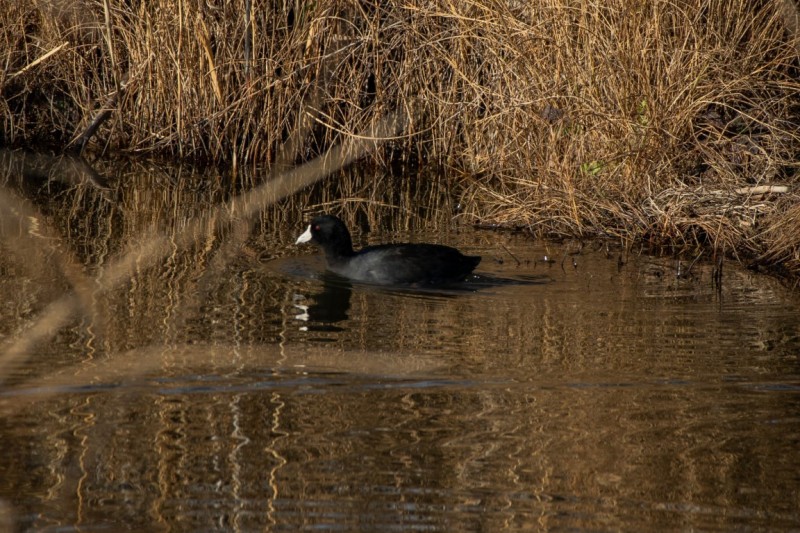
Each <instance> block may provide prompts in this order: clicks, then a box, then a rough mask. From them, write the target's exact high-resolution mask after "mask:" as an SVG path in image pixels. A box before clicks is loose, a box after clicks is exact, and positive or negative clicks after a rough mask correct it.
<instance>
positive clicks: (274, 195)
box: [0, 116, 402, 376]
mask: <svg viewBox="0 0 800 533" xmlns="http://www.w3.org/2000/svg"><path fill="white" fill-rule="evenodd" d="M398 120H399V119H398V117H396V116H389V117H386V118H385V119H384V120H383V121H381V122H380V123H378V124H376V125H375V126H374V127H373V128H370V129H369V130H367V131H364V132H362V133H361V134H360V135H359V136H357V137H354V138H351V139H350V140H349V141H347V142H345V143H343V145H340V146H337V147H336V148H333V149H331V150H330V151H328V152H327V153H326V154H324V155H323V156H321V157H319V158H317V159H315V160H313V161H311V162H309V163H306V164H305V165H303V166H301V167H298V168H295V169H292V170H289V171H287V172H285V173H283V174H281V175H280V176H277V177H275V178H274V179H272V180H270V181H268V182H266V183H265V184H263V185H261V186H260V187H257V188H255V189H253V190H252V191H250V192H248V193H245V194H242V195H240V196H237V197H235V198H233V199H231V200H229V201H226V202H223V203H222V204H221V205H219V206H216V207H211V208H209V209H208V210H207V211H205V212H200V213H197V212H193V213H192V214H191V215H188V214H187V215H184V216H180V215H179V213H174V212H173V213H170V215H171V219H172V223H173V224H174V225H175V226H174V227H173V231H171V232H168V233H165V232H162V231H160V230H159V229H158V228H153V227H149V226H146V227H143V228H141V232H140V233H139V234H137V233H136V232H135V231H132V232H130V233H128V234H127V237H128V240H127V242H126V243H125V248H124V249H121V250H119V254H118V255H117V256H116V257H114V258H113V259H112V258H111V257H106V256H105V255H103V256H101V257H100V258H101V259H102V261H103V264H96V265H92V267H93V272H92V275H91V281H89V280H85V279H83V278H82V276H80V275H79V274H77V273H76V272H77V270H76V268H75V266H74V264H75V262H74V261H69V260H66V261H64V269H65V270H66V272H67V273H69V276H70V278H72V280H74V286H75V288H76V291H78V292H76V293H72V292H68V293H67V295H65V296H62V297H61V298H59V299H57V300H56V301H55V302H53V303H51V304H49V305H48V306H47V307H46V308H45V309H44V310H42V312H41V315H40V316H39V317H38V318H37V319H36V320H34V321H33V324H32V325H31V326H28V327H25V328H23V330H24V332H23V333H22V335H20V336H16V337H15V340H14V341H12V342H11V343H9V344H7V345H6V348H5V349H4V350H3V356H2V360H0V376H1V375H4V374H5V373H7V372H8V370H9V369H10V368H11V366H12V365H13V364H15V363H16V362H17V361H18V360H19V359H20V358H24V357H25V356H26V354H27V353H28V352H29V351H30V349H31V348H32V346H34V345H35V343H36V342H39V341H41V340H45V339H47V338H48V337H50V336H51V335H52V334H53V333H54V332H55V331H57V330H58V329H59V328H60V327H61V326H62V325H63V324H64V323H65V322H66V321H67V320H69V319H70V317H71V316H72V314H73V313H75V312H76V311H79V310H80V311H82V312H84V313H87V315H88V316H94V315H95V313H94V309H92V308H89V309H87V308H86V306H85V305H84V307H83V309H81V305H80V304H81V299H80V298H79V297H78V296H79V295H81V296H83V303H86V301H87V300H88V299H89V296H87V295H86V294H84V293H85V287H86V286H88V285H92V286H93V289H92V294H91V298H92V299H97V298H100V297H102V294H103V293H105V292H108V291H111V290H114V289H116V288H118V287H120V286H121V285H122V284H124V283H126V282H128V281H129V280H131V279H132V276H133V275H134V274H135V273H137V272H141V271H143V270H149V269H151V268H152V267H153V266H154V265H156V264H157V263H160V262H162V261H163V260H166V261H167V265H166V267H167V268H166V270H165V272H166V274H165V275H166V276H167V277H168V278H169V277H170V276H171V275H173V274H171V273H174V272H176V271H178V272H179V275H178V276H176V279H178V278H179V279H181V280H184V279H185V276H184V272H181V271H180V270H181V269H186V268H196V267H198V266H202V263H201V264H200V265H198V264H197V263H196V262H194V261H193V260H192V259H189V258H186V257H185V256H184V258H183V259H180V258H181V256H182V254H183V253H184V252H185V251H186V250H187V249H190V248H192V247H195V248H196V249H197V250H199V251H200V252H201V257H202V256H203V254H204V253H205V254H209V252H211V251H214V250H215V248H216V246H217V245H218V243H217V242H215V239H216V237H215V234H216V231H217V230H220V229H221V230H223V231H234V230H238V231H239V232H242V230H246V229H247V226H246V225H244V224H237V222H240V221H248V220H252V219H253V218H254V217H255V216H256V215H257V214H258V213H259V212H261V211H262V210H263V209H265V208H266V207H267V206H269V205H273V204H275V203H276V202H278V201H279V200H281V199H283V198H285V197H287V196H288V195H290V194H292V193H294V192H296V191H298V190H299V189H301V188H303V187H305V186H308V185H310V184H312V183H314V182H316V181H318V180H319V179H321V178H322V177H324V176H326V175H328V174H329V173H331V172H333V171H336V170H338V169H340V168H341V167H343V166H344V165H346V164H347V163H349V162H351V161H352V160H354V159H356V158H359V157H361V156H362V155H363V154H364V153H365V152H366V150H367V149H369V148H370V147H371V146H374V144H375V143H376V142H380V141H381V140H382V139H384V138H386V137H390V136H394V135H396V134H397V132H398V131H399V129H400V128H402V124H401V123H400V122H399V121H398ZM24 163H25V161H24V158H23V165H24ZM10 167H11V168H10V170H9V174H7V176H6V181H8V180H9V179H11V180H16V179H19V178H18V176H21V175H23V174H24V173H25V172H26V171H27V170H28V169H27V168H22V167H16V168H15V167H14V165H10ZM48 182H49V180H48ZM79 192H82V191H80V190H79ZM178 192H179V193H180V189H178ZM152 193H153V190H152V189H149V190H143V191H135V193H134V194H152ZM80 197H81V195H80V194H79V195H77V196H76V198H80ZM2 200H3V202H4V204H5V206H4V207H6V209H4V210H3V213H4V215H5V218H10V219H11V220H12V221H16V222H17V225H18V226H19V227H20V229H19V230H18V232H17V233H18V234H22V235H25V234H28V235H31V234H32V231H31V229H32V224H34V222H30V221H33V220H40V221H42V222H39V223H38V224H44V222H43V221H44V217H42V216H39V217H35V216H31V215H30V214H28V213H26V212H25V211H24V209H28V210H30V209H32V208H26V207H24V206H23V207H21V209H23V211H18V210H15V209H12V207H13V205H14V204H15V199H14V198H13V197H11V196H10V193H4V196H3V198H2ZM137 203H138V202H137ZM158 203H159V202H156V204H158ZM79 204H80V202H78V204H76V205H79ZM162 205H163V206H164V207H165V208H170V209H175V208H176V207H180V206H182V202H181V199H180V197H171V198H169V202H164V203H163V204H162ZM183 207H187V205H186V204H183ZM193 207H194V206H192V208H193ZM150 216H152V214H151V215H150ZM26 217H27V218H26ZM128 222H130V223H135V221H133V220H132V221H128ZM104 223H105V224H107V226H106V227H107V228H108V231H109V232H112V231H115V230H116V229H115V228H113V219H107V220H106V221H105V222H104ZM135 229H139V228H135ZM25 230H27V231H25ZM43 231H45V232H50V233H51V234H53V235H56V234H57V232H56V231H54V230H52V229H50V228H46V229H44V230H43ZM36 232H39V231H38V230H36ZM85 237H88V236H85ZM15 238H16V236H15V235H14V234H9V235H6V236H5V239H6V240H7V241H8V244H9V246H13V244H14V240H15ZM236 238H239V237H235V239H236ZM101 240H102V239H101ZM42 242H44V243H46V244H47V241H46V240H45V239H42ZM49 245H50V246H52V248H53V249H57V248H58V245H59V243H58V240H56V241H55V242H53V241H51V242H50V243H49ZM32 248H34V249H36V248H37V247H36V246H33V247H32ZM210 255H212V254H209V256H210ZM186 261H189V263H188V264H187V263H186ZM181 263H183V264H181ZM190 264H191V267H190V266H189V265H190ZM211 265H212V266H214V263H213V259H212V263H211ZM223 266H224V261H223V262H220V263H218V264H216V269H215V270H216V272H211V273H210V274H209V273H208V272H205V273H204V275H206V276H209V275H210V276H213V275H215V274H217V273H218V272H219V271H220V270H219V269H221V268H222V267H223ZM196 272H198V275H199V273H201V272H202V268H201V269H198V270H196ZM133 279H135V278H133ZM174 288H176V287H171V289H174ZM81 289H84V290H83V291H81ZM183 292H185V291H183V290H178V291H176V292H175V294H182V293H183ZM178 307H179V306H178ZM102 315H104V313H101V314H100V316H102Z"/></svg>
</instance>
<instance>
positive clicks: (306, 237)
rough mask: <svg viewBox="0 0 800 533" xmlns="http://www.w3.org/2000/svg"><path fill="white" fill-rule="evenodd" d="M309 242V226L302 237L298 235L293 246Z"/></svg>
mask: <svg viewBox="0 0 800 533" xmlns="http://www.w3.org/2000/svg"><path fill="white" fill-rule="evenodd" d="M310 240H311V224H309V225H308V227H307V228H306V231H305V233H303V234H302V235H300V236H299V237H298V238H297V241H295V244H301V243H304V242H308V241H310Z"/></svg>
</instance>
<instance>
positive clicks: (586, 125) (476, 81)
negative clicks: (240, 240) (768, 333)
mask: <svg viewBox="0 0 800 533" xmlns="http://www.w3.org/2000/svg"><path fill="white" fill-rule="evenodd" d="M2 1H3V3H4V4H5V5H4V6H2V7H3V9H2V10H0V20H2V23H0V42H1V43H2V45H3V46H2V48H0V50H2V51H0V55H2V57H0V59H2V60H3V63H2V64H3V65H4V66H3V71H2V72H0V117H2V122H0V124H2V125H1V126H0V128H2V131H0V135H1V136H2V140H3V141H4V142H6V143H16V144H20V143H23V144H24V143H32V142H41V141H45V142H50V143H55V144H58V145H61V146H64V145H66V144H67V143H68V142H69V141H70V140H73V139H75V138H78V137H79V136H80V133H81V132H84V131H85V130H86V128H87V126H88V125H89V124H90V122H91V121H92V119H93V117H96V116H98V113H100V112H102V111H103V110H102V109H101V108H102V107H103V105H105V104H106V103H107V102H114V101H115V100H114V95H116V94H118V93H120V91H121V94H122V96H121V98H119V99H118V101H117V102H116V109H114V112H113V114H112V115H111V118H110V119H109V120H108V121H106V122H105V123H104V124H103V125H102V126H101V127H100V128H99V130H98V134H97V136H96V137H95V138H94V139H93V140H92V143H90V148H92V149H93V150H95V151H101V150H113V151H116V152H127V153H137V154H138V153H142V154H150V155H160V156H170V157H179V158H183V159H192V160H200V161H207V162H214V163H226V164H231V165H244V164H247V165H267V166H273V167H274V166H276V165H279V166H280V165H283V166H286V165H291V164H297V163H300V162H303V161H308V160H310V159H312V158H313V157H315V156H316V155H318V154H320V153H322V152H323V151H324V150H326V149H327V148H328V147H330V146H333V145H334V144H336V143H337V142H340V141H341V139H342V138H343V136H348V135H352V134H353V132H356V131H360V130H362V129H363V128H364V127H365V125H366V124H368V123H370V122H371V121H374V120H375V117H380V116H382V115H384V114H385V113H387V112H393V111H395V110H397V111H399V112H401V113H404V114H406V115H407V117H408V126H407V129H406V135H405V137H403V138H402V139H396V140H394V141H392V142H390V143H388V144H387V148H386V149H385V150H384V151H383V152H377V153H376V154H375V156H374V157H377V158H378V159H379V160H381V161H382V162H384V163H385V162H388V160H389V159H398V158H399V159H403V160H405V161H407V162H411V163H415V164H420V165H422V164H437V165H440V166H443V167H446V168H447V169H448V170H449V171H450V176H451V177H452V180H453V183H454V187H455V188H454V190H455V191H456V193H457V194H458V195H460V199H461V204H462V205H463V206H464V210H463V212H462V216H463V217H464V219H465V220H469V221H480V222H487V223H497V224H504V225H509V226H516V227H526V228H528V229H529V230H531V231H532V232H534V233H537V234H553V233H555V234H570V235H605V236H611V237H614V238H618V239H622V240H626V241H628V240H644V241H646V242H649V243H652V244H655V245H664V244H668V245H672V246H676V247H679V248H680V247H685V246H689V247H696V246H701V247H704V248H705V249H710V250H713V251H714V252H715V253H719V254H735V255H739V256H741V257H745V256H746V257H754V258H761V259H760V260H761V261H766V262H768V263H770V262H785V260H786V258H790V257H793V254H796V253H797V252H796V250H797V249H798V248H800V237H797V236H796V235H798V233H797V232H795V233H794V234H785V233H782V231H783V230H782V229H781V228H789V227H794V226H793V225H792V224H789V223H788V222H787V220H785V218H784V217H789V220H793V219H794V218H795V217H796V215H794V214H793V213H795V210H793V209H792V206H793V205H795V204H796V201H797V198H798V192H797V190H796V189H797V187H796V183H797V177H796V176H797V166H798V163H797V161H798V160H799V159H800V157H798V155H799V153H800V134H798V124H799V123H800V119H799V117H798V111H799V110H800V105H799V103H798V100H799V98H798V94H800V81H798V77H797V70H798V67H800V65H798V53H797V51H798V49H800V46H798V44H799V43H800V35H798V33H797V8H796V6H795V5H794V3H793V2H792V1H791V0H777V1H772V2H765V1H760V0H702V1H691V2H690V1H688V0H669V1H668V0H657V1H653V2H644V3H643V2H634V1H631V0H610V1H607V2H593V1H590V0H536V1H533V2H516V1H513V0H506V1H500V0H496V1H492V2H486V3H482V2H473V1H467V2H458V3H456V2H452V1H448V0H434V1H423V0H412V1H410V2H406V3H393V2H389V3H379V2H353V1H346V0H327V1H323V2H313V3H302V2H301V3H285V2H269V3H266V4H263V5H260V6H257V8H256V9H255V10H254V11H253V13H252V17H251V20H250V21H247V20H245V19H244V12H245V10H244V9H242V5H241V3H240V2H234V1H232V0H230V1H229V0H221V1H220V2H217V3H207V2H206V3H203V2H199V3H198V2H186V1H184V0H179V1H178V2H167V1H166V0H156V1H154V2H143V3H134V4H115V3H109V2H100V1H98V0H75V1H70V2H67V1H65V0H45V1H39V2H34V1H33V0H22V1H21V2H18V1H13V2H12V1H11V0H2ZM248 23H250V26H249V27H250V28H251V30H252V33H249V32H248V30H247V29H246V28H247V27H248ZM250 36H251V37H250ZM246 53H247V54H249V55H245V54H246ZM292 132H294V134H293V133H292ZM292 135H294V136H295V138H294V139H292V142H291V143H290V144H291V145H292V147H293V148H292V150H290V152H289V153H291V154H293V155H294V159H293V160H291V161H287V160H284V159H285V158H283V157H282V154H281V153H280V147H281V146H286V145H287V140H289V139H290V137H291V136H292ZM774 184H781V185H787V186H788V190H787V192H782V193H772V194H767V195H760V194H746V193H745V194H742V193H738V192H736V191H739V190H743V189H745V190H746V189H747V188H748V187H751V188H752V187H760V186H764V185H774ZM750 190H757V189H750ZM764 224H766V225H767V227H766V230H764V228H762V226H763V225H764ZM788 264H790V265H794V263H791V262H790V263H788ZM792 269H793V270H796V267H792Z"/></svg>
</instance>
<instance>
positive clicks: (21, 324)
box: [0, 170, 800, 532]
mask: <svg viewBox="0 0 800 533" xmlns="http://www.w3.org/2000/svg"><path fill="white" fill-rule="evenodd" d="M141 173H142V172H141V170H140V174H141ZM7 180H8V178H7ZM146 181H147V185H148V187H145V186H144V185H143V184H142V183H139V186H140V187H139V188H137V184H136V183H133V184H128V185H126V186H125V187H128V188H123V189H118V190H117V191H116V194H117V195H118V196H117V198H116V199H115V200H114V202H112V203H111V204H112V205H108V206H105V207H104V205H105V204H104V203H103V202H104V201H103V200H102V199H101V198H100V196H101V194H99V193H95V192H92V190H91V189H87V190H84V191H82V192H81V194H82V196H81V199H80V201H81V202H83V203H80V204H79V207H75V206H76V205H78V204H76V202H77V201H78V200H76V193H75V190H74V189H69V188H68V189H67V191H66V192H64V193H63V194H62V195H61V196H55V195H54V197H52V198H48V199H47V200H46V201H45V200H41V199H39V200H36V199H35V197H34V195H31V194H28V195H27V196H26V195H24V194H22V193H20V192H19V191H20V188H19V187H17V186H14V183H15V182H13V180H11V181H10V182H9V183H7V188H6V192H7V193H8V191H9V190H10V191H11V192H12V193H13V194H15V195H19V197H20V198H21V200H20V201H21V202H22V201H24V202H29V203H30V204H31V205H32V206H33V207H32V209H34V211H35V213H36V214H37V216H38V217H39V219H38V226H37V227H38V228H39V229H38V230H37V231H39V233H40V234H41V235H45V236H47V238H48V239H55V240H56V241H57V246H56V247H53V248H48V247H47V246H44V247H42V246H41V241H39V240H36V239H38V237H37V238H36V239H34V240H31V239H32V238H31V237H30V233H29V232H28V233H26V234H24V235H23V234H21V233H19V228H16V227H15V226H13V225H12V224H9V223H8V219H6V220H5V222H4V224H3V225H2V227H0V230H1V231H2V240H1V241H0V242H2V252H3V253H2V254H0V272H2V273H3V276H2V279H0V294H1V295H2V302H3V304H2V308H0V322H2V325H0V329H1V330H2V339H3V340H4V341H9V342H10V341H12V340H13V339H15V338H19V337H20V336H24V332H25V331H27V330H30V328H32V327H33V326H34V325H35V324H36V323H37V320H38V319H39V318H40V317H41V316H42V315H43V314H44V313H46V312H47V310H48V309H50V308H49V307H48V305H49V304H50V303H51V302H54V301H59V300H58V299H59V298H61V297H63V295H64V294H68V293H69V292H70V290H71V289H70V287H71V286H72V284H71V282H70V281H69V280H70V279H71V278H70V277H69V275H68V274H69V267H68V265H69V263H67V262H65V261H66V260H64V259H63V257H64V255H69V254H72V257H74V261H76V262H77V263H78V264H83V265H88V267H87V268H86V271H87V272H89V273H90V274H91V273H92V272H94V268H95V267H96V266H97V265H98V264H101V263H104V262H109V261H110V260H111V258H112V257H115V254H121V253H123V252H124V250H125V249H126V247H127V246H129V244H130V242H132V241H133V240H135V236H136V235H137V234H138V232H140V231H141V228H142V227H144V226H146V224H145V223H144V221H147V222H148V223H149V222H150V221H152V220H160V221H162V222H161V223H162V225H163V226H164V227H166V228H167V231H168V230H169V228H170V227H171V225H173V224H174V225H180V223H178V222H176V220H177V221H180V220H183V219H182V218H181V216H180V215H179V214H178V215H175V213H174V211H179V210H180V209H185V210H186V212H187V213H191V212H192V210H193V209H195V210H197V209H202V208H203V207H202V205H199V204H198V203H197V202H196V201H193V202H189V203H181V204H180V209H177V208H175V209H174V210H173V212H172V214H170V212H169V210H168V209H162V208H161V207H159V206H160V205H161V204H160V203H159V201H157V200H154V199H153V198H152V197H151V196H148V195H152V194H153V193H152V191H153V190H154V189H153V188H152V182H153V181H155V180H154V178H153V177H152V176H150V177H148V178H147V180H146ZM167 188H168V189H169V186H168V187H167ZM148 191H150V192H148ZM9 194H10V193H9ZM102 194H106V193H102ZM164 194H165V195H167V196H165V198H168V199H174V197H172V196H169V195H168V194H167V193H164ZM169 194H173V193H172V192H170V193H169ZM136 195H141V196H148V197H149V198H150V199H149V200H147V201H142V200H141V196H136ZM134 196H135V197H136V198H138V200H137V201H136V202H134V201H132V200H130V199H131V198H133V197H134ZM204 198H206V197H204ZM59 202H61V203H59ZM168 204H169V202H165V205H168ZM119 205H126V206H127V207H125V209H123V210H120V211H116V209H118V207H117V206H119ZM175 205H178V204H175ZM154 206H155V207H154ZM160 210H161V211H160ZM379 212H380V213H383V214H382V215H381V216H382V217H383V218H380V217H379V216H377V215H375V214H374V213H375V212H372V211H370V213H371V214H370V215H368V217H372V218H371V222H372V224H371V229H372V231H371V232H369V233H362V232H360V231H359V232H358V239H359V240H361V241H362V242H381V241H396V240H413V241H436V242H445V243H448V244H452V245H456V246H458V247H460V248H461V249H462V250H464V251H465V252H469V253H475V254H481V255H483V257H484V260H483V262H482V264H481V265H480V267H479V268H478V271H477V274H478V275H477V276H476V277H475V278H473V279H470V280H469V281H468V282H467V283H464V284H463V285H461V286H458V287H451V288H448V289H446V290H427V291H420V290H411V289H397V288H395V289H392V288H379V287H372V286H365V285H358V284H349V283H347V282H343V281H342V280H339V279H336V278H332V277H330V276H328V275H326V274H324V272H323V271H324V268H323V263H322V261H321V259H320V258H319V257H318V255H316V252H315V251H314V250H313V248H305V247H304V248H299V247H295V246H293V245H292V244H291V243H292V242H293V241H294V238H295V237H296V235H297V233H298V232H299V231H301V230H302V218H303V217H302V216H301V214H300V213H299V211H298V210H293V209H292V208H291V207H285V208H284V209H283V210H282V211H281V212H280V213H272V212H268V213H265V215H264V216H263V217H262V220H261V221H260V222H259V223H258V224H256V226H255V228H254V229H253V230H252V232H251V233H248V234H247V238H246V242H242V243H241V245H237V246H234V247H232V248H231V249H228V250H226V249H225V247H224V246H223V245H222V244H220V243H221V242H230V241H229V240H228V241H225V238H224V237H225V236H224V235H223V236H219V235H217V234H208V235H199V236H198V237H197V239H196V241H195V242H194V244H193V245H192V246H191V247H190V248H189V249H188V250H185V251H182V250H179V249H178V247H177V246H176V250H175V253H173V254H171V255H170V256H169V257H168V258H167V259H165V260H164V261H163V262H160V263H159V264H158V265H157V266H154V267H142V268H140V269H136V268H134V269H133V273H132V275H131V277H130V279H128V280H127V281H126V282H125V283H123V284H122V285H120V286H117V287H115V288H113V289H111V290H105V289H103V290H101V287H102V282H101V281H99V280H98V281H97V282H96V284H95V285H93V286H91V287H89V289H88V293H87V294H88V295H89V296H87V297H86V301H87V302H89V303H86V304H85V305H86V306H88V307H89V308H91V309H92V310H93V312H91V313H88V312H87V313H77V314H75V315H74V316H73V317H72V319H71V320H70V321H69V322H68V323H66V324H65V325H63V326H61V327H59V328H58V329H57V331H54V332H53V333H54V334H53V335H52V336H48V337H46V340H44V341H42V342H39V343H36V344H34V345H33V348H30V349H29V352H28V353H27V354H26V357H24V358H19V359H17V360H16V361H15V363H14V365H13V366H11V367H10V368H7V370H6V375H5V382H4V385H2V389H0V445H1V446H2V449H3V456H4V459H3V461H2V463H0V464H1V465H2V466H0V500H1V501H2V503H0V520H2V522H4V523H5V525H9V526H10V525H11V524H14V525H16V527H17V528H18V529H36V530H48V529H51V530H72V529H75V530H81V531H97V530H119V529H132V530H160V529H176V530H214V529H223V530H245V531H250V530H264V529H266V530H276V531H299V530H320V529H321V530H345V531H350V530H367V531H393V530H394V531H415V530H424V531H448V532H449V531H501V530H512V531H513V530H539V529H558V530H564V529H575V530H626V531H641V530H659V531H660V530H676V529H677V530H690V529H696V530H721V531H729V530H753V529H757V530H796V529H798V528H800V511H798V507H799V506H798V503H800V502H798V494H800V474H799V472H800V470H799V469H798V464H800V461H798V459H800V365H799V364H798V353H800V321H799V320H798V316H800V315H799V314H798V311H800V299H798V297H797V295H796V294H794V293H792V292H790V291H788V290H787V289H785V288H783V287H782V286H780V285H779V284H777V283H776V282H774V281H773V280H770V279H767V278H765V277H762V276H758V275H755V274H753V273H750V272H748V271H744V270H741V269H738V268H736V267H735V266H734V265H733V264H732V263H730V262H728V263H726V264H725V270H724V276H723V281H722V284H721V286H716V285H715V284H714V283H712V273H713V272H712V270H713V268H712V266H711V265H708V264H705V263H702V262H698V263H696V264H694V265H692V266H690V263H691V261H682V262H681V264H680V265H679V264H678V263H677V261H676V260H675V259H671V258H652V257H647V256H638V255H636V254H634V253H629V252H626V251H625V250H623V249H619V248H618V247H615V246H613V245H611V244H607V243H601V242H595V243H593V242H588V243H585V244H583V245H581V244H580V243H577V242H568V243H565V244H561V245H556V244H552V243H543V242H541V241H534V240H532V239H530V238H528V237H526V236H524V235H519V234H511V233H504V232H495V231H482V230H472V229H468V228H464V227H457V226H454V225H451V224H447V223H445V224H442V223H441V219H442V218H443V219H444V220H449V215H448V214H447V213H446V210H444V215H442V216H440V217H439V218H436V217H429V218H425V216H423V215H419V216H418V217H417V218H414V217H411V218H403V217H402V216H391V215H386V214H385V212H384V211H379ZM390 212H391V211H390ZM442 212H443V211H437V213H439V214H440V215H441V213H442ZM76 213H79V214H80V215H81V216H76ZM153 213H161V214H156V215H154V214H153ZM173 216H175V218H171V217H173ZM187 216H188V215H187ZM280 217H283V218H280ZM378 220H382V221H383V222H384V225H381V224H380V223H375V221H378ZM426 220H427V223H426ZM86 228H91V231H89V230H87V229H86ZM410 230H413V231H410ZM48 232H49V233H48ZM227 238H228V239H229V238H230V237H227ZM223 252H224V253H225V254H226V255H225V257H226V260H225V261H218V258H220V257H222V255H223ZM59 254H61V255H59ZM545 258H547V260H545ZM37 261H38V262H37ZM687 270H689V274H688V275H686V276H681V277H678V276H677V275H676V274H677V273H678V272H681V273H682V274H685V273H686V272H687Z"/></svg>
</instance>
